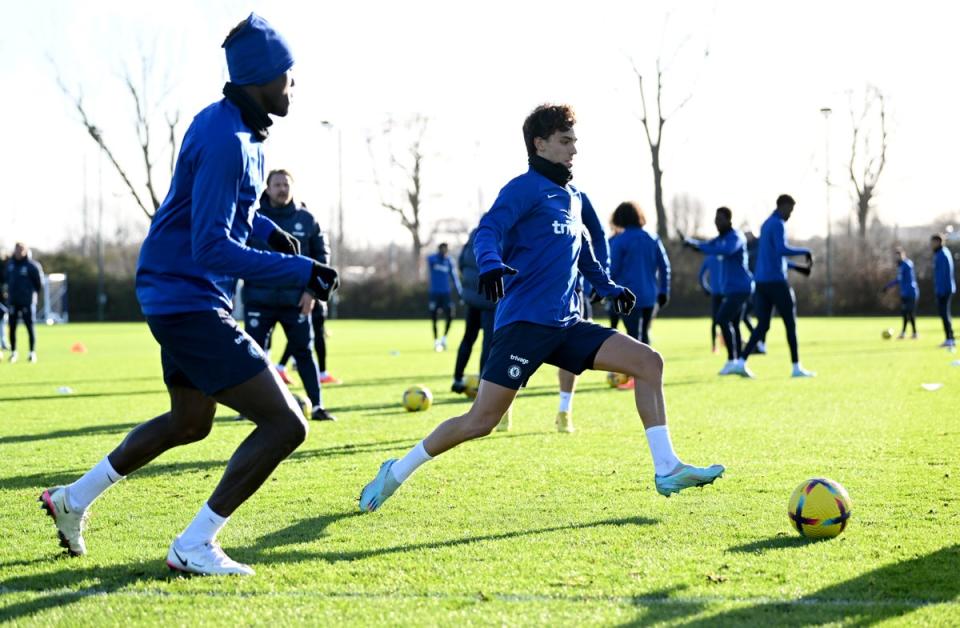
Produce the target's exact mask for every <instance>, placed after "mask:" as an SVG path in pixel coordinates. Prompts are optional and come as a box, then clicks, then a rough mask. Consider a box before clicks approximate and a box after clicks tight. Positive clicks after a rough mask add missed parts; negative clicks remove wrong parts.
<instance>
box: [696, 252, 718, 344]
mask: <svg viewBox="0 0 960 628" xmlns="http://www.w3.org/2000/svg"><path fill="white" fill-rule="evenodd" d="M722 263H723V258H721V257H720V256H719V255H704V257H703V263H702V264H700V272H699V273H698V274H697V282H698V283H699V284H700V289H701V290H703V293H704V294H705V295H707V296H708V297H710V351H712V352H713V353H716V352H717V327H718V326H719V323H718V322H717V312H718V311H719V310H720V304H721V303H722V302H723V293H722V292H720V279H721V277H720V266H721V265H722Z"/></svg>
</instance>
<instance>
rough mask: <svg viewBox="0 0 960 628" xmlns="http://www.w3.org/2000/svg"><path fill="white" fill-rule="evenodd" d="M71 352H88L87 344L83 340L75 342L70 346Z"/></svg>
mask: <svg viewBox="0 0 960 628" xmlns="http://www.w3.org/2000/svg"><path fill="white" fill-rule="evenodd" d="M70 352H71V353H86V352H87V345H85V344H83V343H82V342H75V343H73V346H72V347H70Z"/></svg>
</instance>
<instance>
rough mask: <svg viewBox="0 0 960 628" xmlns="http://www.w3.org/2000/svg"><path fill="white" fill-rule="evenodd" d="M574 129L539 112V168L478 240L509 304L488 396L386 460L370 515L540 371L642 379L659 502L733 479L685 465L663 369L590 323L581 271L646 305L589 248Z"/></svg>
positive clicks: (488, 278)
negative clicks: (675, 440) (575, 180)
mask: <svg viewBox="0 0 960 628" xmlns="http://www.w3.org/2000/svg"><path fill="white" fill-rule="evenodd" d="M575 122H576V120H575V118H574V114H573V110H572V109H571V108H570V107H569V106H567V105H541V106H539V107H537V108H536V109H535V110H534V111H533V112H532V113H531V114H530V115H529V116H528V117H527V119H526V120H525V121H524V124H523V136H524V140H525V143H526V147H527V155H528V157H529V160H530V169H529V170H528V171H527V172H526V173H525V174H522V175H520V176H519V177H517V178H515V179H513V180H512V181H510V182H509V183H508V184H507V185H506V186H505V187H504V188H503V189H502V190H501V191H500V195H499V196H498V197H497V200H496V201H495V202H494V204H493V207H491V208H490V210H489V211H488V212H487V213H486V214H484V216H483V218H482V219H481V220H480V226H479V228H478V229H477V235H476V242H475V250H476V252H477V263H478V264H479V265H480V278H479V285H480V288H481V290H482V291H483V292H484V294H485V295H486V296H487V298H488V299H490V300H491V301H494V302H496V301H500V305H499V307H498V308H497V316H496V323H495V324H496V330H495V332H494V337H493V346H492V347H491V348H490V357H489V358H488V359H487V363H486V366H485V367H484V369H483V374H482V378H481V379H482V381H481V384H480V391H479V394H478V395H477V398H476V400H475V401H474V403H473V406H472V407H471V408H470V410H468V411H467V413H466V414H465V415H463V416H458V417H454V418H452V419H449V420H447V421H445V422H444V423H441V424H440V425H439V426H438V427H437V428H436V429H435V430H434V431H433V432H432V433H431V434H430V435H429V436H428V437H427V438H425V439H424V440H423V441H422V442H420V443H418V444H417V445H416V446H415V447H414V448H413V449H412V450H411V451H410V452H409V453H407V455H405V456H404V457H403V458H401V459H399V460H387V461H386V462H384V463H383V465H382V466H381V467H380V470H379V472H378V473H377V475H376V477H375V478H374V480H373V481H372V482H370V483H369V484H367V486H366V487H364V489H363V491H362V492H361V494H360V510H362V511H373V510H376V509H377V508H379V507H380V506H382V505H383V503H384V501H386V500H387V499H388V498H389V497H390V496H391V495H393V494H394V492H395V491H396V490H397V488H399V487H400V485H401V484H402V483H403V482H404V481H406V479H407V478H408V477H410V474H411V473H413V472H414V470H415V469H417V467H419V466H420V465H422V464H424V463H425V462H428V461H429V460H432V459H433V458H434V457H436V456H438V455H440V454H442V453H444V452H445V451H447V450H449V449H452V448H454V447H456V446H457V445H459V444H461V443H463V442H466V441H468V440H471V439H474V438H479V437H482V436H486V435H487V434H489V433H490V432H491V430H493V428H494V426H495V425H497V423H498V422H499V421H500V417H501V416H502V415H503V413H504V412H505V411H506V409H507V408H509V407H510V404H511V403H512V402H513V399H514V397H515V396H516V395H517V390H518V389H519V388H520V386H521V385H522V384H523V382H524V381H526V380H527V379H528V378H529V377H530V376H531V375H533V373H534V372H535V371H536V370H537V368H538V367H539V366H540V365H541V364H543V363H545V362H546V363H547V364H552V365H555V366H558V367H561V368H565V369H567V370H568V371H571V372H573V373H580V372H582V371H583V370H584V369H597V370H605V371H616V372H619V373H627V374H629V375H632V376H634V377H635V378H636V380H637V384H636V391H635V395H634V397H635V400H636V406H637V410H638V412H639V414H640V418H641V420H642V421H643V424H644V427H645V428H646V433H647V441H648V444H649V445H650V451H651V453H652V455H653V462H654V467H655V469H656V471H655V473H656V476H655V483H656V488H657V491H659V492H660V493H661V494H663V495H670V494H671V493H676V492H678V491H681V490H683V489H686V488H689V487H691V486H702V485H704V484H709V483H711V482H713V481H714V480H715V479H717V478H718V477H719V476H720V475H721V474H722V473H723V471H724V468H723V467H722V466H720V465H713V466H711V467H707V468H698V467H693V466H690V465H687V464H684V463H682V462H681V461H680V460H679V459H678V458H677V455H676V454H675V453H674V450H673V445H672V444H671V442H670V433H669V431H668V430H667V412H666V404H665V403H664V398H663V358H662V357H661V356H660V354H659V353H657V352H656V351H654V350H653V349H651V348H650V347H649V346H647V345H645V344H642V343H640V342H638V341H636V340H634V339H633V338H630V337H629V336H625V335H623V334H620V333H618V332H616V331H615V330H612V329H609V328H606V327H602V326H600V325H596V324H594V323H589V322H586V321H583V320H581V318H580V307H579V304H578V303H577V299H576V297H575V294H576V282H577V272H578V270H579V271H581V272H583V274H584V275H585V276H586V278H587V279H588V280H589V281H590V283H591V284H592V285H593V287H594V288H595V289H596V290H597V292H598V293H599V294H600V295H601V296H603V297H605V298H609V299H612V300H613V301H614V302H615V303H616V306H617V307H618V308H619V309H620V310H622V311H623V312H624V313H627V312H629V311H630V310H631V309H632V308H633V306H634V303H635V302H636V297H635V296H634V295H633V293H632V292H630V290H628V289H626V288H623V287H622V286H618V285H616V284H615V283H613V282H612V281H610V278H609V277H608V276H607V274H606V272H604V270H603V268H602V267H601V265H600V264H599V263H598V262H597V260H596V258H594V256H593V254H592V251H591V249H590V247H589V246H587V243H586V235H585V233H584V228H583V222H582V220H581V217H580V212H581V203H582V200H581V195H580V192H579V190H577V189H576V188H575V187H573V186H572V185H570V179H571V178H572V174H571V168H572V166H573V156H574V155H575V154H576V153H577V150H576V141H577V136H576V135H575V134H574V130H573V126H574V124H575Z"/></svg>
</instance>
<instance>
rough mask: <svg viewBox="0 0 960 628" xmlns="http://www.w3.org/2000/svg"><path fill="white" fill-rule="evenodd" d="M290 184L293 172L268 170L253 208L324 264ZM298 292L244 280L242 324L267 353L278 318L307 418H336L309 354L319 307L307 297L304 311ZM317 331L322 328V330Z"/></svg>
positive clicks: (317, 238) (323, 251)
mask: <svg viewBox="0 0 960 628" xmlns="http://www.w3.org/2000/svg"><path fill="white" fill-rule="evenodd" d="M292 186H293V177H292V176H290V173H289V172H287V171H286V170H272V171H270V174H268V175H267V189H266V190H265V191H264V193H263V195H262V196H261V197H260V209H259V210H258V211H259V212H260V214H261V215H262V216H265V217H266V218H269V219H270V220H272V221H273V223H274V224H276V225H277V227H279V228H280V229H282V230H284V231H285V232H287V233H289V234H290V235H292V236H293V237H294V238H296V241H297V247H298V250H299V253H300V255H303V256H304V257H309V258H310V259H312V260H316V261H318V262H320V263H321V264H326V263H327V262H328V261H329V259H330V250H329V249H328V248H327V243H326V241H325V240H324V238H323V236H322V235H321V233H320V226H319V225H318V224H317V221H316V220H314V218H313V214H311V213H310V212H308V211H307V210H306V208H305V207H297V204H296V202H295V201H294V200H293V191H292ZM250 246H252V247H254V248H257V249H261V250H269V249H271V248H272V247H270V245H269V244H267V243H266V242H264V241H262V240H258V239H256V238H251V239H250ZM302 295H303V287H302V286H297V285H295V284H294V285H284V284H282V283H280V282H277V281H262V280H261V281H258V280H253V279H251V280H249V281H246V282H244V284H243V306H244V314H243V316H244V329H245V330H246V332H247V333H248V334H250V337H251V338H253V339H254V340H255V341H256V342H257V344H258V345H260V347H262V348H263V350H264V351H266V352H267V354H268V355H269V352H270V338H271V337H272V335H273V329H274V327H276V325H277V323H279V324H280V326H281V327H283V333H284V335H285V336H286V337H287V347H288V348H287V350H286V351H289V352H290V355H292V356H293V359H294V360H296V361H297V372H298V373H299V374H300V380H301V381H302V382H303V388H304V390H305V391H306V392H307V397H308V398H309V399H310V407H311V408H312V411H311V413H310V418H311V419H313V420H315V421H335V420H336V417H334V416H333V415H332V414H330V413H329V412H327V410H326V408H324V407H323V399H322V397H321V387H320V371H319V369H318V368H317V363H316V362H315V361H314V359H313V351H312V349H313V340H314V334H315V333H317V332H316V331H315V330H314V329H313V319H312V316H311V314H312V311H313V310H315V309H318V308H316V307H315V306H313V302H312V301H311V303H310V305H308V306H307V307H308V308H309V309H310V310H311V313H309V314H308V313H304V312H303V311H302V309H301V304H300V297H301V296H302ZM319 333H321V334H322V333H323V331H322V330H321V331H320V332H319ZM281 379H283V377H281Z"/></svg>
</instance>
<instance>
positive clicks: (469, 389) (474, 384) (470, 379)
mask: <svg viewBox="0 0 960 628" xmlns="http://www.w3.org/2000/svg"><path fill="white" fill-rule="evenodd" d="M463 385H464V389H463V394H465V395H466V396H467V397H469V398H470V399H476V398H477V392H478V391H479V390H480V376H479V375H467V376H466V377H465V378H464V379H463Z"/></svg>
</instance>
